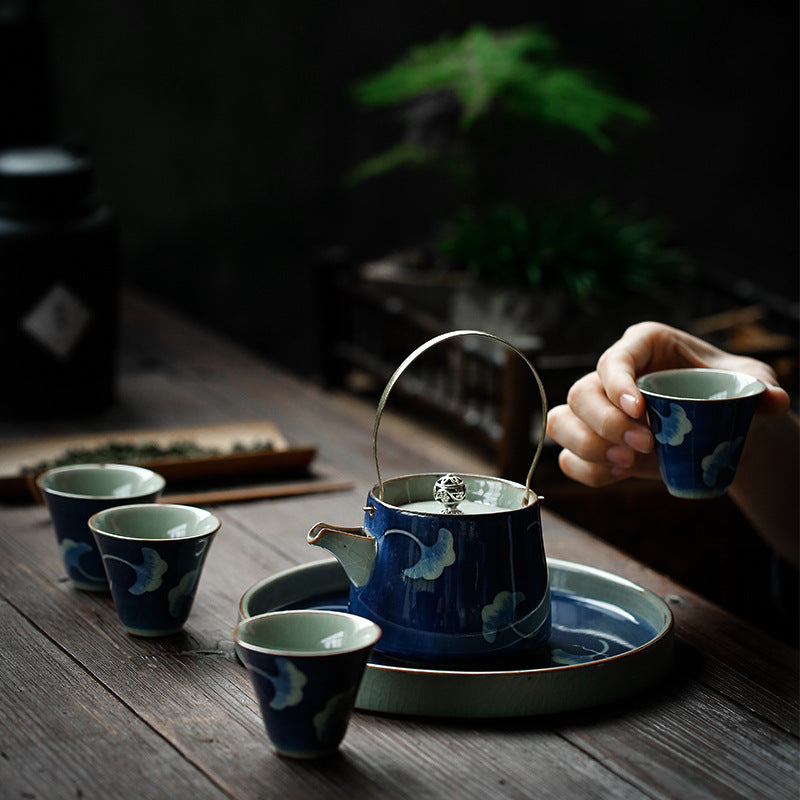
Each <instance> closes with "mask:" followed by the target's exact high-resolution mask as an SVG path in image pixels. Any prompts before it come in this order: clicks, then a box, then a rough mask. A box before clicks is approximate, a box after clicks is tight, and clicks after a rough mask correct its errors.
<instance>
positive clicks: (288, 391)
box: [0, 293, 800, 800]
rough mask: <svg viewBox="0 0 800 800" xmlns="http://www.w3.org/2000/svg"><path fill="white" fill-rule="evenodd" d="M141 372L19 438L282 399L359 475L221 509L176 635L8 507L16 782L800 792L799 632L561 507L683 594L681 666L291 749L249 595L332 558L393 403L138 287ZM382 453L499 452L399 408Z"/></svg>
mask: <svg viewBox="0 0 800 800" xmlns="http://www.w3.org/2000/svg"><path fill="white" fill-rule="evenodd" d="M119 386H120V396H119V402H118V403H117V404H116V406H115V407H114V408H113V409H112V410H110V411H109V412H108V413H107V414H105V415H103V416H102V417H101V418H97V419H92V420H91V421H90V422H86V423H83V424H82V425H80V426H78V425H76V424H71V425H70V424H67V423H57V422H52V423H40V424H30V425H21V424H19V423H11V422H7V421H6V422H2V423H0V441H5V442H8V441H11V440H13V439H16V438H20V437H25V436H29V435H34V434H35V435H46V434H54V433H59V432H67V431H74V430H76V428H81V429H85V430H87V431H89V430H104V429H105V430H117V429H124V428H152V427H155V426H179V425H203V424H212V423H221V422H236V421H249V420H253V419H269V420H272V421H273V422H275V423H276V424H277V425H278V426H279V428H280V429H281V430H282V431H283V432H284V434H285V435H286V436H287V438H288V439H289V440H290V441H292V442H296V443H313V444H315V445H316V446H317V447H318V448H319V450H318V458H317V459H316V461H315V463H314V469H315V470H316V472H317V473H318V474H319V475H320V477H321V478H331V479H342V478H343V479H352V480H353V482H354V488H353V489H352V490H350V491H342V492H336V493H327V494H314V495H308V496H304V497H295V498H286V499H279V500H258V501H253V502H241V503H233V504H225V505H220V506H217V507H215V512H216V513H217V514H218V515H219V516H220V518H221V519H222V532H221V534H220V535H219V536H218V537H217V539H216V541H215V543H214V545H213V549H212V551H211V555H210V557H209V560H208V562H207V565H206V567H205V571H204V574H203V578H202V580H201V582H200V587H199V591H198V596H197V600H196V602H195V606H194V609H193V611H192V615H191V616H190V618H189V622H188V623H187V626H186V628H185V631H184V632H183V633H182V634H179V635H176V636H172V637H169V638H166V639H163V640H147V639H137V638H133V637H130V636H128V635H126V634H125V633H124V632H123V630H122V628H121V626H120V625H119V623H118V620H117V617H116V614H115V611H114V608H113V604H112V601H111V598H110V596H109V595H105V594H99V595H98V594H90V593H84V592H80V591H77V590H75V589H74V588H73V587H72V586H71V584H70V583H69V581H68V580H67V578H66V576H65V574H64V570H63V567H62V565H61V562H60V557H59V554H58V550H57V547H56V545H55V538H54V534H53V531H52V528H51V526H50V522H49V518H48V516H47V512H46V510H45V509H44V507H42V506H40V505H35V504H18V505H6V506H5V507H3V508H2V510H1V511H0V796H2V797H8V798H49V799H52V798H75V797H83V798H111V797H137V798H172V799H173V800H174V799H175V798H184V797H187V798H188V797H191V798H216V797H221V798H222V797H229V798H240V797H241V798H244V797H262V798H266V797H282V798H296V797H309V798H315V800H316V798H330V797H342V798H356V797H386V798H389V797H398V798H415V799H416V800H421V798H428V797H482V798H491V797H498V798H500V797H503V798H506V797H513V798H531V797H538V796H541V797H569V798H580V797H593V798H597V797H603V798H605V797H648V798H653V797H662V798H688V797H742V798H756V797H764V798H778V797H791V798H796V797H797V796H798V785H799V784H798V778H799V776H800V771H799V770H798V654H797V652H796V651H794V650H792V649H790V648H787V647H786V646H784V645H781V644H780V643H778V642H777V641H775V640H773V639H771V638H769V637H768V636H766V635H764V634H762V633H760V632H759V631H757V630H755V629H753V628H752V627H749V626H747V625H746V624H744V623H743V622H741V621H740V620H738V619H737V618H735V617H733V616H731V615H730V614H728V613H726V612H724V611H722V610H721V609H719V608H717V607H715V606H713V605H712V604H710V603H708V602H707V601H705V600H704V599H703V598H701V597H699V596H697V595H695V594H692V593H691V592H689V591H687V590H686V589H684V588H683V587H681V586H679V585H677V584H675V583H673V582H672V581H671V580H670V579H669V578H668V577H665V576H663V575H659V574H656V573H654V572H653V571H651V570H649V569H647V568H646V567H644V566H643V565H641V564H639V563H637V562H636V561H634V560H632V559H631V558H629V557H627V556H626V555H624V554H623V553H621V552H619V551H617V550H614V549H612V548H611V547H609V546H608V545H606V544H604V543H602V542H601V541H599V540H598V539H596V538H595V537H593V536H592V535H591V534H590V533H587V532H585V531H582V530H578V529H576V528H575V527H574V526H572V525H570V524H568V523H566V522H564V521H563V520H561V519H558V518H556V517H555V516H553V515H551V514H547V513H545V515H544V530H545V540H546V547H547V552H548V555H549V556H552V557H557V558H564V559H568V560H571V561H576V562H580V563H583V564H589V565H593V566H596V567H599V568H602V569H607V570H609V571H612V572H614V573H617V574H619V575H622V576H624V577H626V578H629V579H632V580H634V581H636V582H637V583H640V584H642V585H644V586H646V587H648V588H650V589H652V590H653V591H655V592H656V593H658V594H659V595H661V596H662V597H663V598H665V599H666V601H667V602H668V603H669V605H670V606H671V608H672V611H673V613H674V615H675V621H676V628H675V631H676V649H677V653H676V665H675V669H674V671H673V673H672V677H671V679H670V680H668V681H667V682H666V683H665V684H663V685H660V686H658V687H656V688H654V689H653V690H652V691H648V692H647V693H645V694H644V695H643V696H638V697H635V698H633V699H631V700H629V701H626V702H624V703H617V704H615V705H613V706H611V707H600V708H596V709H593V710H589V711H583V712H573V713H571V714H564V715H558V716H552V717H546V718H541V717H533V718H521V719H513V720H503V719H500V720H493V721H481V720H442V719H437V720H431V719H418V718H402V717H395V716H388V715H381V714H374V713H364V712H357V713H356V714H355V715H354V718H353V720H352V722H351V725H350V728H349V729H348V733H347V736H346V738H345V740H344V742H343V744H342V747H341V751H340V756H339V757H336V758H333V759H329V760H325V761H323V762H319V763H311V762H294V761H291V760H286V759H283V758H280V757H278V756H276V755H275V754H274V753H273V752H272V751H271V749H270V747H269V744H268V742H267V739H266V735H265V733H264V730H263V726H262V722H261V718H260V716H259V712H258V707H257V704H256V701H255V698H254V694H253V691H252V689H251V686H250V683H249V680H248V677H247V674H246V672H245V670H244V668H243V667H242V666H241V665H240V664H239V663H238V662H237V660H236V658H235V656H234V652H233V646H232V641H231V631H232V628H233V625H234V623H235V620H236V609H237V602H238V600H239V598H240V596H241V594H242V592H243V591H244V590H245V589H246V588H247V587H248V586H250V585H251V584H252V583H254V582H255V581H257V580H259V579H261V578H263V577H265V576H268V575H270V574H273V573H274V572H276V571H278V570H281V569H284V568H287V567H290V566H292V565H296V564H299V563H303V562H309V561H313V560H317V559H319V558H320V556H321V555H322V554H321V552H320V551H319V550H317V549H315V548H311V547H309V546H308V545H307V544H306V542H305V535H306V532H307V530H308V529H309V528H310V527H311V525H312V524H314V523H316V522H317V521H320V520H323V519H325V520H331V521H335V522H339V523H341V524H351V525H357V524H360V522H361V510H360V509H361V506H362V505H363V500H364V497H365V496H366V492H367V490H368V489H369V487H370V486H371V484H372V483H373V482H374V464H373V461H372V440H371V434H372V424H373V421H374V417H373V414H374V409H373V408H371V407H369V406H367V405H364V404H363V403H361V402H359V401H356V400H353V399H352V398H348V397H345V396H341V395H332V394H328V393H325V392H324V391H322V390H321V389H319V388H318V387H316V386H314V385H312V384H311V383H309V382H306V381H303V380H300V379H298V378H297V377H294V376H292V375H289V374H287V373H285V372H284V371H281V370H279V369H276V368H274V367H273V366H271V365H269V364H267V363H264V361H263V360H261V359H259V358H257V357H255V356H253V355H252V354H250V353H248V352H245V351H244V350H243V349H241V348H239V347H237V346H235V345H233V344H232V343H230V342H228V341H225V340H223V339H221V338H220V337H218V336H216V335H213V334H211V333H210V332H208V331H207V330H205V329H203V328H201V327H199V326H197V325H195V324H192V323H190V322H188V321H186V320H185V319H182V318H180V317H179V316H178V315H175V314H173V313H171V312H169V311H168V310H166V309H163V308H161V307H160V306H157V305H155V304H153V303H151V302H150V301H148V300H146V299H144V298H141V297H139V296H137V295H135V294H130V293H128V294H126V295H125V302H124V313H123V325H122V363H121V376H120V382H119ZM454 458H455V459H459V460H460V463H452V459H454ZM381 459H382V461H381V467H382V470H385V473H386V474H387V475H390V474H404V473H408V472H417V471H422V470H432V471H433V470H437V469H438V470H448V469H463V470H465V471H466V470H468V469H476V470H480V471H486V470H487V469H489V470H490V469H491V465H485V464H483V463H480V460H479V459H477V458H476V457H475V456H473V455H471V454H470V452H469V451H468V450H463V451H460V450H459V449H458V448H452V447H450V446H449V445H448V444H447V443H445V442H441V441H438V440H437V439H436V438H435V437H432V436H431V435H430V434H427V433H424V432H423V431H422V430H421V429H420V428H418V427H417V426H416V425H414V424H413V423H409V422H408V421H406V420H403V419H402V418H400V417H398V416H395V415H392V414H388V415H387V416H386V417H385V419H384V422H383V423H382V427H381ZM448 460H450V461H449V463H442V461H448ZM537 489H538V491H539V492H540V493H542V494H545V495H546V493H547V489H546V487H538V486H537ZM709 568H711V569H724V563H723V562H722V561H720V563H718V564H710V565H709ZM743 591H746V587H743Z"/></svg>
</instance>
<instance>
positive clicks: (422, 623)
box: [349, 474, 550, 662]
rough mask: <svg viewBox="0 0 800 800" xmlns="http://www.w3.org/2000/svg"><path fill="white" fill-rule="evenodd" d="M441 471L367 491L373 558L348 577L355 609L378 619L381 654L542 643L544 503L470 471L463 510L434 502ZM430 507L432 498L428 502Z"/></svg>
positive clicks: (486, 653) (546, 601) (438, 656)
mask: <svg viewBox="0 0 800 800" xmlns="http://www.w3.org/2000/svg"><path fill="white" fill-rule="evenodd" d="M436 478H437V476H436V475H433V474H432V475H424V474H423V475H414V476H408V477H402V478H394V479H391V480H388V481H386V482H385V483H384V484H383V492H382V495H383V496H382V498H379V496H378V495H379V492H378V487H375V488H374V489H373V490H372V491H371V492H370V493H369V495H368V498H367V506H366V510H365V517H364V526H363V530H364V533H365V534H366V535H367V536H369V537H372V538H373V539H374V546H375V558H374V560H373V562H372V566H371V571H370V573H369V578H368V580H367V581H366V583H364V585H360V586H359V585H356V584H355V583H351V588H350V597H349V605H350V611H351V612H352V613H354V614H358V615H360V616H363V617H366V618H367V619H371V620H373V621H374V622H376V623H377V624H378V625H380V627H381V629H382V631H383V635H382V637H381V641H380V645H379V649H380V651H381V652H383V653H386V654H389V655H392V656H395V657H398V658H401V659H410V660H430V661H437V662H453V661H471V662H472V661H484V660H487V659H494V660H496V659H498V658H500V657H505V656H511V655H515V654H518V653H520V652H524V651H532V650H536V649H538V648H539V647H541V646H542V644H543V643H544V642H546V640H547V639H548V637H549V634H550V592H549V581H548V573H547V561H546V558H545V553H544V544H543V541H542V526H541V514H540V508H539V502H538V499H537V498H536V496H535V495H534V496H533V498H532V502H529V503H527V504H526V499H527V494H528V493H527V491H526V489H525V487H523V486H520V485H519V484H515V483H513V482H511V481H504V480H501V479H497V478H484V477H482V476H474V475H473V476H463V478H464V481H465V482H466V484H467V488H468V495H467V496H468V498H469V499H468V500H467V502H466V505H463V504H462V507H463V508H465V511H463V512H456V513H449V514H448V513H434V512H433V511H431V510H428V503H427V502H426V501H424V500H422V498H430V497H431V490H432V488H433V486H434V483H435V481H436ZM430 505H434V503H433V502H432V501H431V502H430Z"/></svg>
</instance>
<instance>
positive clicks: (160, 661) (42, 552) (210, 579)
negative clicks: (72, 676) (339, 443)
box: [0, 510, 637, 797]
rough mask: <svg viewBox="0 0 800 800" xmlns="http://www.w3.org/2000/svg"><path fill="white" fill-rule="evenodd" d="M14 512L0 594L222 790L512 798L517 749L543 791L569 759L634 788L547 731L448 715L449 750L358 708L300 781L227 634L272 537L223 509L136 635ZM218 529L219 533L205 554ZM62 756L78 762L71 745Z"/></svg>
mask: <svg viewBox="0 0 800 800" xmlns="http://www.w3.org/2000/svg"><path fill="white" fill-rule="evenodd" d="M26 513H30V512H29V510H24V511H15V512H12V513H11V514H10V515H9V516H6V517H4V519H3V522H2V527H1V528H0V585H2V590H1V591H2V592H3V593H4V594H5V593H7V594H9V595H11V596H13V597H14V602H15V603H16V604H17V605H18V606H19V607H20V609H21V610H22V611H23V612H24V614H25V616H27V617H30V618H31V619H35V620H36V624H37V626H39V627H40V628H41V629H42V630H43V631H44V633H45V634H46V635H47V636H48V637H50V638H52V639H56V640H58V641H59V643H60V646H61V647H62V648H64V650H65V651H66V652H67V653H69V655H70V656H72V658H73V659H75V660H76V661H77V662H78V663H80V664H82V665H84V667H85V669H86V671H87V672H88V673H90V674H91V675H92V676H93V677H94V678H95V680H96V681H97V682H98V684H99V685H102V686H104V687H107V688H108V690H109V691H111V692H112V693H113V694H114V695H116V696H117V697H119V698H120V699H121V700H122V701H123V702H124V704H125V705H126V706H128V707H130V708H131V709H132V711H133V712H134V713H135V714H136V716H137V717H138V718H140V720H143V721H144V722H145V723H146V724H147V725H148V726H149V727H151V728H153V729H154V730H157V731H158V732H159V733H160V734H161V736H163V737H164V739H165V740H167V741H169V742H170V743H171V744H172V746H173V747H174V748H175V750H176V751H178V752H180V753H183V754H184V756H185V757H186V758H187V759H188V760H189V761H191V762H193V763H196V764H202V767H203V769H204V771H205V772H206V773H207V774H208V775H210V776H212V777H213V780H214V781H215V783H217V784H218V785H219V786H220V787H222V788H223V789H224V791H226V792H228V793H230V794H231V795H232V796H242V797H246V796H277V795H279V794H290V795H291V796H292V797H295V796H298V797H303V796H308V797H312V796H313V797H318V796H319V792H320V791H323V792H324V793H325V796H330V797H350V796H352V792H353V791H361V792H363V793H365V794H368V795H370V796H372V795H375V796H381V794H382V793H384V792H385V793H386V796H395V797H402V796H407V791H408V787H409V786H416V785H419V786H422V785H426V786H427V787H428V788H427V790H426V791H427V794H426V793H425V792H423V796H429V797H436V796H441V795H442V793H446V792H447V790H448V788H450V787H452V785H453V784H452V781H453V779H454V776H455V777H456V778H460V779H463V780H464V781H468V782H469V785H470V786H472V785H474V786H475V787H476V793H479V794H481V795H482V796H487V797H506V796H509V794H508V790H509V787H510V786H512V785H516V786H517V787H518V796H524V792H525V786H526V785H527V782H528V781H529V779H530V774H529V769H528V767H527V766H525V765H523V764H520V763H519V761H518V750H519V748H520V746H522V748H523V751H524V752H527V753H528V756H529V758H530V759H532V760H534V761H535V762H536V763H537V764H538V765H539V766H540V768H541V769H542V775H543V777H542V778H541V779H540V782H541V783H542V784H543V785H545V786H547V787H548V789H549V790H550V791H552V792H556V791H558V787H559V786H560V785H562V784H563V776H562V775H561V764H563V763H564V761H565V760H567V761H569V762H570V763H573V764H575V765H576V767H575V769H576V772H575V773H574V776H573V778H572V779H571V781H570V782H571V783H574V785H573V786H571V789H572V790H573V794H574V796H576V797H591V796H595V792H596V791H597V789H598V788H601V787H602V788H603V791H604V793H607V794H608V795H609V796H623V797H624V796H637V793H636V792H633V793H632V792H630V790H629V787H628V786H627V785H626V783H625V782H624V781H621V780H619V779H618V778H617V777H615V776H614V775H613V773H612V772H610V771H608V770H606V769H604V768H602V767H599V766H598V765H597V764H596V763H595V760H594V758H592V757H586V756H584V755H582V754H581V753H580V752H579V751H577V750H576V749H575V748H574V747H573V746H572V745H571V744H569V743H568V742H566V741H565V740H563V739H562V737H560V736H559V735H558V734H557V733H553V732H545V733H543V734H541V735H539V736H536V737H533V738H531V739H530V740H528V741H525V742H524V743H522V745H521V743H520V736H517V737H516V738H514V737H512V738H508V737H505V738H504V737H496V736H494V735H493V734H492V733H491V732H487V731H483V730H481V729H480V727H475V728H472V727H469V728H467V729H466V730H462V729H461V726H459V733H458V736H459V739H460V744H459V748H458V749H457V751H454V750H453V747H452V735H450V734H448V733H447V731H448V730H449V729H448V728H447V727H446V726H445V727H444V728H442V726H439V727H436V726H434V727H430V726H428V725H427V724H426V723H425V721H410V722H407V721H404V720H400V719H389V718H386V719H382V718H380V717H376V716H373V715H366V714H357V715H356V718H355V719H354V720H353V723H352V726H351V730H350V731H349V732H348V737H347V739H346V741H345V744H344V746H343V750H342V753H343V757H344V758H343V760H342V761H341V762H340V763H337V765H335V766H333V767H328V768H327V771H326V772H324V773H323V777H322V778H320V777H319V776H318V775H317V773H316V772H314V773H313V779H312V775H311V774H310V773H309V772H308V768H307V767H301V766H298V765H296V764H293V763H291V762H287V761H285V760H284V759H280V758H278V757H276V756H274V755H273V754H272V753H271V751H270V749H269V745H268V743H267V741H266V737H265V733H264V731H263V727H262V723H261V718H260V716H259V712H258V709H257V705H256V702H255V699H254V696H253V692H252V690H251V688H250V684H249V680H248V678H247V675H246V673H245V671H244V668H243V667H241V665H240V664H239V663H238V662H237V661H236V660H235V658H234V656H233V649H232V644H231V642H230V632H231V629H232V627H233V621H234V616H235V605H234V603H233V602H232V601H233V596H234V595H235V596H237V597H238V595H239V593H240V592H241V591H242V590H243V586H242V582H243V578H244V576H243V575H241V574H239V573H241V571H242V570H245V571H246V570H248V569H249V567H248V566H247V565H248V564H250V563H252V564H254V567H252V569H257V570H258V571H259V574H260V575H264V574H270V573H271V572H274V571H276V570H277V569H279V568H284V567H285V566H286V565H287V560H286V558H285V557H283V556H282V555H281V554H280V553H279V552H278V551H277V550H276V548H275V547H274V546H272V547H266V546H263V542H262V541H261V539H260V536H259V535H257V534H255V535H254V531H252V530H248V529H246V528H243V527H241V526H239V525H237V524H235V523H233V522H232V521H228V520H225V522H224V523H223V525H224V527H223V531H222V532H221V533H220V535H219V537H218V541H216V542H215V543H214V545H213V548H212V551H211V553H210V555H209V560H208V564H207V567H206V572H205V573H204V576H203V580H202V581H201V585H200V593H199V595H198V602H197V604H196V606H195V609H194V610H193V612H192V615H191V617H190V619H189V623H188V624H187V626H186V630H185V632H184V633H182V634H179V635H177V636H173V637H168V638H167V639H164V640H142V639H135V638H132V637H129V636H128V635H127V634H125V633H124V631H123V630H122V628H121V626H120V625H119V624H118V623H117V620H116V617H115V613H114V611H113V607H112V604H111V601H110V597H109V596H107V595H97V594H89V593H83V592H79V591H77V590H74V589H72V588H71V586H69V585H68V584H67V583H65V582H63V581H60V580H58V573H59V571H60V570H59V565H58V557H57V555H54V551H55V542H54V541H51V538H52V533H51V531H50V530H49V529H48V525H47V524H40V525H39V526H37V527H36V528H35V529H34V530H33V531H31V530H30V529H29V530H27V531H26V530H25V529H24V526H22V525H15V524H14V522H15V521H16V519H23V518H24V515H25V514H26ZM15 518H16V519H15ZM226 523H227V524H226ZM225 528H227V531H226V529H225ZM226 533H227V534H228V540H229V541H228V543H227V545H226V547H222V548H220V551H217V549H216V548H217V545H219V544H221V543H222V542H223V540H224V538H225V536H226ZM12 563H16V564H17V565H19V566H18V568H17V569H16V570H15V571H13V572H12V571H11V569H10V568H9V567H7V566H4V565H10V564H12ZM54 576H55V579H54ZM249 577H252V576H249ZM249 577H248V578H247V580H248V581H249ZM237 584H238V585H237ZM381 732H383V735H381ZM451 734H452V731H451ZM522 738H525V737H522ZM73 758H74V759H75V760H76V761H78V762H80V761H81V760H82V759H83V753H82V751H81V750H79V751H77V752H75V753H73ZM299 776H301V777H302V776H306V777H308V778H309V783H308V785H307V786H306V785H305V784H302V783H301V785H299V786H298V784H297V781H298V777H299ZM501 779H503V780H505V781H506V782H505V784H503V783H500V781H501ZM421 791H422V790H421ZM270 792H272V793H274V794H270ZM473 796H475V795H473Z"/></svg>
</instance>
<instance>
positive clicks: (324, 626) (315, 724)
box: [233, 611, 381, 758]
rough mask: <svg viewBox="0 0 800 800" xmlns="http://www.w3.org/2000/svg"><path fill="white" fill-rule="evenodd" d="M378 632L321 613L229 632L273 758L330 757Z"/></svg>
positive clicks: (276, 617)
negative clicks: (252, 691) (277, 755)
mask: <svg viewBox="0 0 800 800" xmlns="http://www.w3.org/2000/svg"><path fill="white" fill-rule="evenodd" d="M380 633H381V632H380V629H379V628H378V626H376V625H375V624H374V623H371V622H369V621H368V620H365V619H363V618H359V617H355V616H353V615H351V614H348V613H342V612H328V611H285V612H278V613H276V614H264V615H262V616H260V617H258V616H257V617H252V618H250V619H249V620H244V621H243V622H241V623H240V624H239V625H238V626H237V627H236V629H235V630H234V633H233V637H234V641H235V643H236V647H237V652H238V654H239V657H240V658H241V660H242V662H243V663H244V664H245V666H246V667H247V669H248V671H249V673H250V678H251V681H252V684H253V687H254V689H255V692H256V696H257V698H258V703H259V707H260V709H261V715H262V717H263V720H264V725H265V727H266V729H267V733H268V735H269V737H270V739H271V741H272V743H273V745H274V746H275V748H276V749H277V751H278V752H279V753H281V754H283V755H285V756H290V757H294V758H318V757H321V756H326V755H330V754H331V753H333V752H335V751H336V749H337V748H338V747H339V744H340V743H341V741H342V739H343V738H344V735H345V732H346V730H347V726H348V722H349V719H350V715H351V712H352V709H353V704H354V702H355V697H356V693H357V691H358V687H359V684H360V682H361V678H362V676H363V674H364V669H365V668H366V665H367V659H368V658H369V655H370V652H371V651H372V648H373V646H374V644H375V642H376V641H377V639H378V638H379V636H380Z"/></svg>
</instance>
